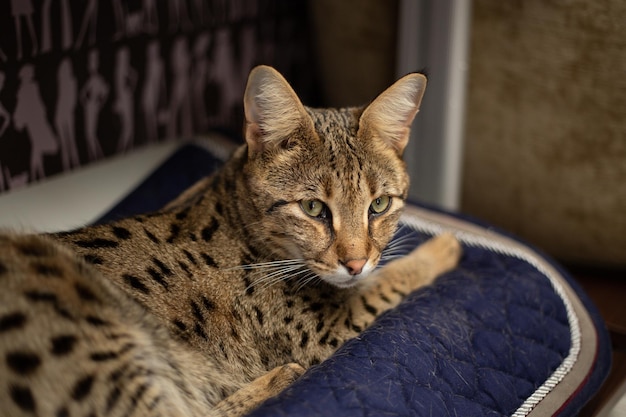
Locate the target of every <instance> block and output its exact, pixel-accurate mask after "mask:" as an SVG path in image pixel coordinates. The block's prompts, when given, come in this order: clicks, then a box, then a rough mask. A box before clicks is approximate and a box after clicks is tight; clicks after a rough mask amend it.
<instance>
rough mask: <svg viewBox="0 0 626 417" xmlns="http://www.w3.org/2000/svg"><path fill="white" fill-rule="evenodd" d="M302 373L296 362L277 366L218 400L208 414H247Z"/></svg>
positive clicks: (233, 416) (226, 416) (232, 416)
mask: <svg viewBox="0 0 626 417" xmlns="http://www.w3.org/2000/svg"><path fill="white" fill-rule="evenodd" d="M303 373H304V368H303V367H302V366H300V365H298V364H297V363H288V364H286V365H282V366H277V367H276V368H274V369H272V370H271V371H269V372H268V373H266V374H265V375H262V376H260V377H258V378H257V379H255V380H254V381H252V382H250V383H249V384H247V385H245V386H243V387H242V388H240V389H239V390H237V391H235V392H234V393H233V394H232V395H229V396H228V397H226V398H225V399H223V400H222V401H220V402H219V403H218V404H217V405H216V406H215V408H214V409H213V410H211V414H210V415H211V416H215V417H239V416H243V415H245V414H248V413H249V412H250V411H252V410H253V409H254V408H256V407H258V406H259V405H260V404H261V403H262V402H263V401H265V400H267V399H268V398H270V397H273V396H275V395H277V394H278V393H280V392H281V391H282V390H284V389H285V388H286V387H287V386H288V385H290V384H291V383H292V382H294V381H295V380H296V379H298V377H299V376H300V375H302V374H303Z"/></svg>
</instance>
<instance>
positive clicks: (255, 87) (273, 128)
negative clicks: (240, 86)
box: [243, 65, 312, 153]
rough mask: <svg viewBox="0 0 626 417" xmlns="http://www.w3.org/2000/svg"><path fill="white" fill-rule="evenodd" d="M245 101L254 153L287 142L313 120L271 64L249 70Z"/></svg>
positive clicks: (249, 136) (248, 131)
mask: <svg viewBox="0 0 626 417" xmlns="http://www.w3.org/2000/svg"><path fill="white" fill-rule="evenodd" d="M243 104H244V111H245V116H246V125H245V137H246V142H247V143H248V149H249V152H251V153H256V152H262V151H263V150H265V149H267V148H268V147H273V146H276V145H281V144H284V143H286V141H289V139H290V136H291V134H292V133H293V132H294V131H295V130H297V129H298V128H301V127H303V126H304V127H307V123H308V124H309V125H310V124H311V123H312V122H311V120H310V118H309V117H308V115H307V113H306V110H305V109H304V106H303V105H302V103H301V102H300V99H299V98H298V96H297V95H296V93H295V92H294V91H293V89H292V88H291V86H290V85H289V83H288V82H287V80H285V79H284V78H283V76H282V75H280V73H279V72H278V71H276V70H275V69H274V68H272V67H268V66H264V65H260V66H258V67H256V68H254V69H253V70H252V71H251V72H250V75H249V76H248V85H247V86H246V92H245V94H244V102H243Z"/></svg>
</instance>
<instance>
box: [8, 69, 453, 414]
mask: <svg viewBox="0 0 626 417" xmlns="http://www.w3.org/2000/svg"><path fill="white" fill-rule="evenodd" d="M424 86H425V79H424V77H423V76H421V75H418V74H412V75H408V76H406V77H405V78H403V79H401V80H399V81H398V82H397V83H396V84H394V85H393V86H392V87H390V88H389V89H388V90H387V91H386V92H384V93H383V94H382V95H381V96H380V97H379V98H378V99H376V100H374V102H373V103H372V104H370V105H369V106H368V107H366V108H347V109H339V110H337V109H312V108H307V107H304V106H303V105H302V104H301V103H300V101H299V100H298V98H297V96H296V95H295V93H294V92H293V90H291V88H290V87H289V85H288V84H287V82H286V81H285V80H284V79H283V78H282V77H281V76H280V75H279V74H278V73H277V72H276V71H274V70H273V69H271V68H268V67H258V68H257V69H255V70H253V72H252V73H251V75H250V79H249V82H248V88H247V90H246V96H245V98H244V105H245V110H246V129H245V132H246V144H245V145H244V146H242V147H241V148H240V149H238V150H237V151H236V152H235V154H234V155H233V157H232V158H231V159H230V160H229V161H228V162H227V164H226V165H225V166H224V168H223V169H222V170H220V171H219V172H218V173H216V174H215V175H214V176H212V177H209V178H207V179H204V180H202V181H200V182H199V183H198V184H196V185H195V186H193V187H192V188H191V189H190V190H188V191H186V192H184V193H183V194H182V195H181V197H179V198H178V199H176V200H175V201H173V202H172V203H170V204H169V205H168V206H167V207H165V208H164V209H163V210H161V211H159V212H157V213H153V214H146V215H140V216H136V217H134V218H128V219H124V220H120V221H117V222H115V223H112V224H107V225H100V226H92V227H86V228H83V229H79V230H76V231H72V232H67V233H59V234H56V235H52V236H34V235H31V236H20V235H14V234H9V233H5V234H2V235H0V286H1V290H0V416H20V415H24V416H27V415H37V416H57V417H61V416H122V415H123V416H158V415H167V416H169V415H180V416H238V415H242V414H245V413H247V412H248V411H250V410H251V409H252V408H254V407H255V406H256V405H258V404H259V403H260V402H262V401H263V400H264V399H266V398H268V397H270V396H272V395H275V394H276V393H278V392H280V391H281V390H282V389H284V388H285V387H286V386H287V385H288V384H289V383H291V382H292V381H293V380H295V379H296V378H297V377H298V376H299V375H300V374H301V373H302V372H303V371H304V369H306V368H308V367H309V366H311V365H314V364H316V363H318V362H320V361H322V360H324V359H325V358H327V357H328V356H329V355H330V354H331V353H332V352H334V351H335V350H336V349H337V348H338V347H339V346H340V345H341V344H342V343H344V342H345V341H346V340H347V339H349V338H352V337H354V336H356V335H357V334H358V333H360V332H361V331H363V329H365V328H366V327H367V326H368V325H369V324H370V323H371V322H372V321H373V320H374V319H375V318H376V316H378V315H379V314H380V313H382V312H383V311H385V310H388V309H389V308H392V307H394V306H395V305H397V304H398V302H400V300H401V299H402V298H403V297H404V296H405V295H406V294H408V293H409V292H410V291H412V290H414V289H416V288H418V287H420V286H422V285H427V284H429V283H430V282H432V280H433V279H434V278H435V277H436V276H437V275H438V274H440V273H442V272H445V271H447V270H449V269H450V268H453V267H454V265H455V264H456V262H457V259H458V256H459V246H458V243H457V242H456V240H455V239H454V238H453V237H452V236H450V235H442V236H439V237H437V238H435V239H433V240H431V241H429V242H427V243H425V244H424V245H422V246H420V247H419V248H418V249H416V250H415V251H414V252H412V253H411V254H410V255H408V256H406V257H404V258H400V259H397V260H395V261H393V262H391V263H389V264H388V265H387V266H386V267H384V268H381V269H377V270H375V268H376V266H377V264H378V262H379V260H380V258H381V256H382V251H383V248H384V247H385V246H386V245H387V243H388V242H389V240H390V239H391V237H392V234H393V232H394V231H395V228H396V225H397V221H398V217H399V215H400V212H401V209H402V206H403V201H404V199H405V197H406V193H407V189H408V177H407V174H406V170H405V167H404V163H403V162H402V159H401V155H402V151H403V149H404V146H405V145H406V141H407V140H408V126H409V125H410V123H411V121H412V120H413V117H414V116H415V114H416V113H417V110H418V108H419V103H420V100H421V97H422V94H423V90H424ZM311 201H315V202H318V203H320V204H322V206H315V204H317V203H315V204H313V203H311V207H313V206H315V207H316V208H319V207H322V210H321V211H320V212H319V214H318V215H311V213H308V214H307V211H306V208H307V207H306V204H305V203H306V202H311ZM387 202H388V204H386V203H387ZM373 203H376V204H378V205H376V206H372V204H373ZM372 207H375V208H376V210H374V209H372ZM378 209H380V211H377V210H378ZM315 213H317V212H315ZM374 270H375V271H374Z"/></svg>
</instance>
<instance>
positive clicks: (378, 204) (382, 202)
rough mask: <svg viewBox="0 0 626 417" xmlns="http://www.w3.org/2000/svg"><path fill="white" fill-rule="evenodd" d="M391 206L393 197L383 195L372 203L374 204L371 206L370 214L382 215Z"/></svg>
mask: <svg viewBox="0 0 626 417" xmlns="http://www.w3.org/2000/svg"><path fill="white" fill-rule="evenodd" d="M390 204H391V197H389V196H387V195H382V196H380V197H378V198H376V199H374V200H373V201H372V204H370V213H372V214H382V213H384V212H385V211H386V210H387V209H388V208H389V205H390Z"/></svg>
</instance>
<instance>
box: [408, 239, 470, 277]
mask: <svg viewBox="0 0 626 417" xmlns="http://www.w3.org/2000/svg"><path fill="white" fill-rule="evenodd" d="M415 252H416V254H419V256H420V257H421V258H422V259H424V260H426V262H427V263H428V265H429V266H430V267H431V268H432V271H431V272H432V273H433V274H434V275H436V276H437V275H441V274H443V273H445V272H448V271H450V270H452V269H454V268H455V267H456V266H457V265H458V264H459V259H460V258H461V254H462V249H461V244H460V243H459V241H458V240H457V238H456V237H455V236H454V235H453V234H452V233H449V232H446V233H442V234H440V235H438V236H435V237H433V238H431V239H429V240H427V241H426V242H424V243H423V244H421V245H420V246H419V247H418V248H417V249H416V250H415Z"/></svg>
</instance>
